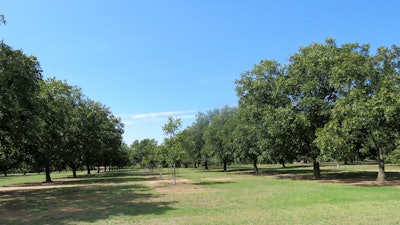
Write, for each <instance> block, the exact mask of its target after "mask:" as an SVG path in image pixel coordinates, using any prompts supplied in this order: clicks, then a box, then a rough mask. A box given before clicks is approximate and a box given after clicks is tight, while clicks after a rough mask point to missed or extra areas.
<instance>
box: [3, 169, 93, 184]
mask: <svg viewBox="0 0 400 225" xmlns="http://www.w3.org/2000/svg"><path fill="white" fill-rule="evenodd" d="M86 173H87V172H86V171H77V173H76V174H77V175H78V176H79V175H84V174H86ZM64 177H72V172H65V171H61V172H54V173H51V179H58V178H64ZM45 180H46V177H45V173H44V172H43V173H40V174H38V173H27V174H26V175H23V174H21V173H18V174H7V176H6V177H5V176H0V187H2V186H9V185H18V184H26V183H37V182H44V181H45Z"/></svg>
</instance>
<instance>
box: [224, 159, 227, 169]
mask: <svg viewBox="0 0 400 225" xmlns="http://www.w3.org/2000/svg"><path fill="white" fill-rule="evenodd" d="M226 164H227V163H226V161H224V171H226Z"/></svg>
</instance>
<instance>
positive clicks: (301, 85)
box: [285, 39, 343, 179]
mask: <svg viewBox="0 0 400 225" xmlns="http://www.w3.org/2000/svg"><path fill="white" fill-rule="evenodd" d="M340 51H341V49H340V48H339V47H337V46H336V43H335V41H334V40H333V39H327V40H326V42H325V43H324V44H320V43H313V44H311V45H309V46H306V47H302V48H300V50H299V52H298V53H295V54H293V55H292V56H291V57H290V64H289V66H288V69H287V73H286V81H285V82H286V87H287V89H288V94H289V96H290V98H291V101H292V105H293V107H294V111H295V112H297V113H300V114H301V115H302V116H304V117H305V123H304V127H303V129H302V130H303V133H302V141H303V142H304V143H305V145H304V148H303V150H304V153H303V154H305V155H306V156H307V157H310V158H311V159H312V161H313V167H314V177H315V178H316V179H319V178H320V176H321V174H320V166H319V156H320V149H319V148H318V146H316V145H315V143H314V141H315V139H316V131H317V129H319V128H322V127H324V126H325V124H327V123H328V122H329V120H330V117H331V111H332V109H333V107H334V105H335V102H336V98H337V96H338V90H337V88H336V87H335V86H334V85H333V84H332V83H331V82H332V78H333V77H334V74H335V73H336V72H337V68H338V67H339V66H340V65H341V64H342V62H343V61H342V59H341V58H340ZM339 68H340V67H339Z"/></svg>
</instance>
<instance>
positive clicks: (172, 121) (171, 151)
mask: <svg viewBox="0 0 400 225" xmlns="http://www.w3.org/2000/svg"><path fill="white" fill-rule="evenodd" d="M181 126H182V122H181V119H180V118H173V117H169V118H168V123H166V124H165V125H164V126H163V127H162V130H163V131H164V134H165V135H166V136H167V138H165V139H164V144H165V147H166V148H165V150H166V151H168V154H167V162H168V163H169V164H170V165H171V166H172V169H173V171H172V178H173V181H174V184H176V163H177V162H178V161H179V159H180V155H181V154H182V152H183V151H182V148H181V147H182V146H181V145H180V143H179V141H178V138H177V135H178V133H179V129H180V127H181Z"/></svg>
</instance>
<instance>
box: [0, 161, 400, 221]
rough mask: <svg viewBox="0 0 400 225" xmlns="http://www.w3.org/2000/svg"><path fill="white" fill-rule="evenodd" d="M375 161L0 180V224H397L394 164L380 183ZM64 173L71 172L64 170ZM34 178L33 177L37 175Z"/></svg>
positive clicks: (399, 192) (399, 171) (399, 174)
mask: <svg viewBox="0 0 400 225" xmlns="http://www.w3.org/2000/svg"><path fill="white" fill-rule="evenodd" d="M376 167H377V166H376V165H365V164H363V165H351V166H341V167H340V169H338V168H337V167H336V165H333V164H332V165H324V166H323V167H322V174H323V177H322V180H319V181H316V180H312V179H311V174H312V168H311V167H310V166H304V165H289V166H288V167H287V168H280V167H279V166H276V165H273V166H271V165H268V166H262V167H261V174H260V175H257V176H256V175H252V174H251V171H252V168H251V167H235V168H233V167H232V168H231V169H230V170H229V171H227V172H222V171H221V170H220V169H210V170H209V171H205V170H202V169H179V178H178V183H177V185H173V184H172V182H171V179H170V178H171V177H170V176H169V175H168V174H166V173H167V172H168V170H164V175H163V176H162V177H160V176H159V175H157V174H149V173H147V172H146V171H142V170H122V171H114V172H107V173H101V174H94V175H91V176H84V175H82V174H81V175H80V177H79V178H78V179H73V178H63V179H62V178H61V177H63V175H62V174H60V175H57V176H58V178H56V176H54V181H55V182H54V183H53V184H46V183H43V182H37V181H38V180H40V179H41V180H43V175H40V176H38V175H30V176H29V178H27V182H28V183H29V184H21V182H22V179H23V178H21V177H20V176H17V175H13V176H9V177H7V178H4V177H2V178H0V224H399V223H400V218H399V217H398V216H397V215H398V212H399V210H400V189H399V187H400V186H399V185H398V183H399V182H398V180H397V179H399V180H400V168H399V167H398V166H388V167H387V169H388V170H389V171H390V173H389V174H388V176H389V179H391V180H392V181H389V182H387V183H386V184H385V185H377V184H376V183H375V182H374V179H375V176H376V172H374V171H375V170H376ZM64 176H70V174H65V173H64ZM37 179H38V180H37Z"/></svg>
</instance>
